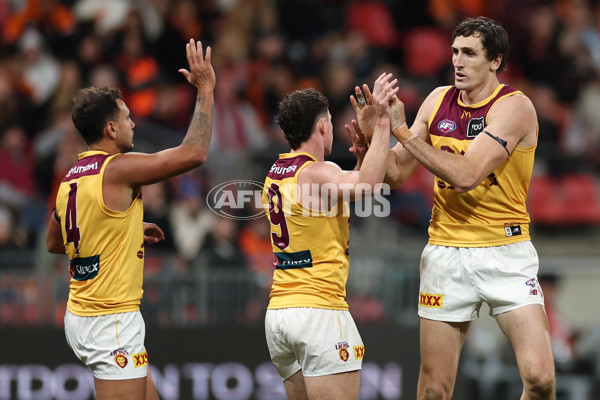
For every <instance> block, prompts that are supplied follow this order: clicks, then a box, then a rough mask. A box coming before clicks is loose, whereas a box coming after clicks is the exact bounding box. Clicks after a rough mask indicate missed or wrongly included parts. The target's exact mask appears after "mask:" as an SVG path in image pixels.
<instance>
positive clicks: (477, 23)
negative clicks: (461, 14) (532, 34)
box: [452, 17, 508, 72]
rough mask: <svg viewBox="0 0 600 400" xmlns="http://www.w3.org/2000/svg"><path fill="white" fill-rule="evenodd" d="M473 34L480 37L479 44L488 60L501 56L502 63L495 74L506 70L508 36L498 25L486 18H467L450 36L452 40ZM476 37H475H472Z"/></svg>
mask: <svg viewBox="0 0 600 400" xmlns="http://www.w3.org/2000/svg"><path fill="white" fill-rule="evenodd" d="M475 32H477V33H479V34H480V35H481V44H482V45H483V48H484V50H485V54H486V55H487V59H488V60H490V61H491V60H493V59H494V58H496V57H497V56H498V55H501V56H502V61H501V62H500V66H499V67H498V71H497V72H502V71H503V70H504V69H505V68H506V60H507V59H508V34H507V33H506V31H505V30H504V28H502V27H501V26H500V25H499V24H498V23H496V22H495V21H494V20H492V19H489V18H486V17H477V18H467V19H466V20H464V21H462V22H461V23H460V24H458V26H457V27H456V29H455V30H454V34H453V35H452V40H454V39H456V37H457V36H465V37H468V36H471V35H474V34H475ZM474 36H477V35H474Z"/></svg>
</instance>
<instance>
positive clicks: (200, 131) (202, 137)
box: [181, 89, 214, 161]
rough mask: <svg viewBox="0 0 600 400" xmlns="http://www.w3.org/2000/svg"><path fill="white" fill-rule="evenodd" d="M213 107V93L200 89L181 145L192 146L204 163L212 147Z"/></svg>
mask: <svg viewBox="0 0 600 400" xmlns="http://www.w3.org/2000/svg"><path fill="white" fill-rule="evenodd" d="M213 106H214V94H213V91H212V90H202V89H199V90H198V94H197V96H196V106H195V107H194V114H193V115H192V120H191V122H190V126H189V128H188V130H187V133H186V135H185V137H184V138H183V141H182V143H181V145H182V146H186V147H187V146H190V148H191V149H192V151H193V152H194V153H195V154H196V156H198V157H200V158H201V159H202V160H203V161H204V160H206V156H207V154H208V148H209V146H210V138H211V134H212V117H213Z"/></svg>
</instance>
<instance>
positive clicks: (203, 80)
mask: <svg viewBox="0 0 600 400" xmlns="http://www.w3.org/2000/svg"><path fill="white" fill-rule="evenodd" d="M185 52H186V54H187V59H188V64H189V66H190V70H189V71H188V70H187V69H184V68H181V69H180V70H179V72H181V73H182V74H183V76H185V79H187V81H188V82H189V83H191V84H192V85H194V86H195V87H197V88H198V89H209V90H211V91H212V90H213V89H214V88H215V84H216V78H215V71H214V69H213V67H212V64H211V62H210V60H211V48H210V46H209V47H207V48H206V56H204V54H203V51H202V42H200V41H198V42H196V43H195V42H194V39H190V41H189V43H187V44H186V45H185Z"/></svg>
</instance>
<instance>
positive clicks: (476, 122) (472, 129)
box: [467, 117, 485, 138]
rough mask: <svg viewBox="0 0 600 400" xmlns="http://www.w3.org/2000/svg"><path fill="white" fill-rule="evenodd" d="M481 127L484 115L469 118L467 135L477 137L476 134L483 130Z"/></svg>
mask: <svg viewBox="0 0 600 400" xmlns="http://www.w3.org/2000/svg"><path fill="white" fill-rule="evenodd" d="M483 128H485V118H484V117H477V118H471V119H470V120H469V125H467V137H468V138H474V137H477V135H479V134H480V133H481V132H483Z"/></svg>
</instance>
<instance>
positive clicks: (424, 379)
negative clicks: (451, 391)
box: [419, 318, 471, 387]
mask: <svg viewBox="0 0 600 400" xmlns="http://www.w3.org/2000/svg"><path fill="white" fill-rule="evenodd" d="M470 325H471V323H470V322H442V321H433V320H428V319H424V318H421V329H420V342H421V372H420V377H419V380H420V382H419V383H420V384H426V383H428V382H439V383H444V384H446V385H448V386H449V387H453V386H454V380H455V379H456V373H457V370H458V360H459V358H460V352H461V350H462V347H463V344H464V342H465V338H466V337H467V332H468V331H469V327H470Z"/></svg>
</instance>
